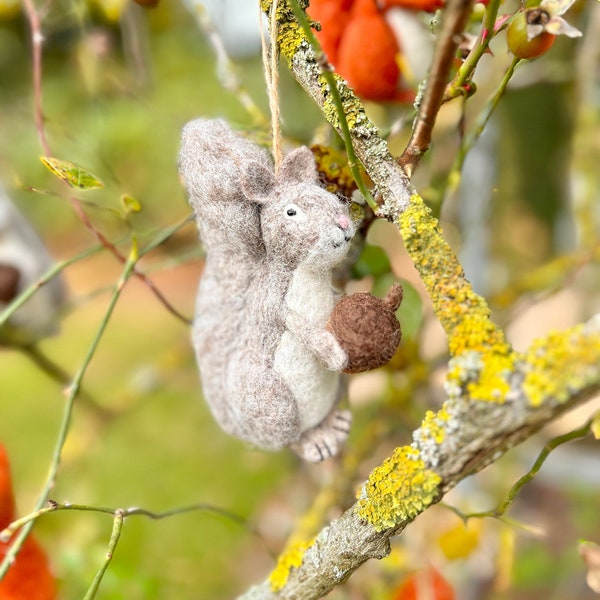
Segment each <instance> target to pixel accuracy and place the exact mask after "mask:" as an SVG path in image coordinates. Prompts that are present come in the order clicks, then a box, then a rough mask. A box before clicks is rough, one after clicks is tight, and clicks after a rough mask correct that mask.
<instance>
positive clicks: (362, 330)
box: [327, 284, 402, 373]
mask: <svg viewBox="0 0 600 600" xmlns="http://www.w3.org/2000/svg"><path fill="white" fill-rule="evenodd" d="M401 302H402V286H401V285H400V284H395V285H393V286H392V288H391V289H390V291H389V292H388V294H387V296H386V297H385V298H384V299H381V298H377V297H376V296H373V294H369V293H366V292H365V293H358V294H352V295H351V296H345V297H344V298H342V299H341V300H340V301H339V302H338V303H337V304H336V306H335V307H334V309H333V311H332V312H331V315H330V317H329V323H328V325H327V329H328V330H329V331H330V332H331V333H333V335H334V336H335V337H336V339H337V340H338V342H339V343H340V345H341V346H342V348H343V349H344V350H345V351H346V353H347V354H348V366H347V367H346V369H344V373H362V372H363V371H370V370H371V369H377V368H378V367H382V366H383V365H385V364H386V363H387V362H388V361H389V360H390V359H391V358H392V356H394V354H395V353H396V350H397V349H398V345H399V344H400V339H401V337H402V331H401V329H400V323H399V322H398V319H397V318H396V315H395V312H396V310H397V309H398V307H399V306H400V303H401Z"/></svg>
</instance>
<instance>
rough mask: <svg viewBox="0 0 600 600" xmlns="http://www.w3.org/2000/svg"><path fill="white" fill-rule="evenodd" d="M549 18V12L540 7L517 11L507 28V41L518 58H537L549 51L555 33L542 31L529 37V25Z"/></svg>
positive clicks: (537, 23) (543, 21)
mask: <svg viewBox="0 0 600 600" xmlns="http://www.w3.org/2000/svg"><path fill="white" fill-rule="evenodd" d="M548 19H549V15H548V13H547V12H545V11H544V10H542V9H540V8H528V9H526V10H522V11H519V12H518V13H516V14H515V15H514V16H513V18H512V19H511V20H510V22H509V24H508V27H507V29H506V42H507V44H508V48H509V50H510V51H511V52H512V53H513V54H514V55H515V56H516V57H517V58H527V59H532V58H537V57H538V56H541V55H542V54H544V53H545V52H548V50H550V48H551V47H552V44H554V40H555V39H556V36H555V35H553V34H551V33H548V32H547V31H542V32H541V33H540V34H538V35H536V36H535V37H533V38H531V39H529V37H528V33H527V30H528V27H530V26H531V25H543V24H544V23H545V22H547V20H548Z"/></svg>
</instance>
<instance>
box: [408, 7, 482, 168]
mask: <svg viewBox="0 0 600 600" xmlns="http://www.w3.org/2000/svg"><path fill="white" fill-rule="evenodd" d="M473 4H474V1H473V0H448V2H447V3H446V6H445V8H444V15H443V21H442V28H441V30H440V32H439V33H438V35H437V37H436V44H435V49H434V53H433V59H432V62H431V68H430V70H429V74H428V76H427V81H426V84H425V91H424V92H423V98H422V100H421V102H420V104H419V109H418V112H417V116H416V119H415V123H414V125H413V131H412V135H411V138H410V140H409V142H408V144H407V146H406V149H405V150H404V152H403V153H402V155H401V156H400V158H399V159H398V162H399V164H400V165H401V166H402V168H403V169H404V171H405V172H406V174H407V175H408V176H409V177H412V174H413V172H414V170H415V168H416V167H417V165H418V164H419V161H420V160H421V157H422V156H423V154H425V152H427V150H429V145H430V144H431V135H432V133H433V128H434V126H435V121H436V118H437V114H438V112H439V110H440V106H441V105H442V102H443V100H444V94H445V92H446V85H447V83H448V78H449V74H450V71H451V70H452V65H453V61H454V60H455V58H456V51H457V49H458V45H459V43H460V40H461V34H462V33H463V32H464V30H465V27H466V25H467V22H468V20H469V17H470V15H471V11H472V9H473Z"/></svg>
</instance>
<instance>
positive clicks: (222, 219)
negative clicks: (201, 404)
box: [179, 120, 355, 462]
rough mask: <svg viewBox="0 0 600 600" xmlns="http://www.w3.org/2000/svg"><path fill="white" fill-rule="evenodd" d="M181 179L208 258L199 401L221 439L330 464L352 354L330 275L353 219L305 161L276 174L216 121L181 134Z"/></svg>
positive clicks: (199, 330)
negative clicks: (335, 322) (341, 336)
mask: <svg viewBox="0 0 600 600" xmlns="http://www.w3.org/2000/svg"><path fill="white" fill-rule="evenodd" d="M179 170H180V173H181V176H182V179H183V182H184V185H185V187H186V188H187V192H188V195H189V201H190V204H191V206H192V208H193V210H194V214H195V217H196V221H197V224H198V229H199V234H200V239H201V242H202V244H203V246H204V249H205V251H206V262H205V267H204V272H203V274H202V278H201V281H200V286H199V290H198V297H197V303H196V315H195V319H194V327H193V342H194V346H195V351H196V356H197V361H198V366H199V370H200V376H201V379H202V385H203V391H204V396H205V398H206V401H207V402H208V404H209V406H210V408H211V410H212V412H213V414H214V416H215V418H216V420H217V421H218V422H219V424H220V425H221V426H222V427H223V429H224V430H225V431H227V432H228V433H230V434H232V435H235V436H237V437H239V438H241V439H243V440H246V441H248V442H250V443H252V444H255V445H257V446H259V447H261V448H265V449H270V450H276V449H279V448H283V447H290V448H291V449H292V450H294V452H296V453H297V454H298V455H299V456H300V457H301V458H303V459H305V460H308V461H312V462H318V461H321V460H323V459H326V458H329V457H332V456H335V455H336V454H337V453H338V452H339V450H340V448H341V446H342V444H343V442H344V441H345V439H346V438H347V436H348V432H349V429H350V422H351V416H350V413H349V412H348V411H343V410H339V409H338V408H337V405H338V402H339V400H340V399H341V397H342V395H343V392H344V385H343V381H342V376H341V374H340V372H341V371H342V370H343V369H344V368H345V367H346V366H347V365H348V355H347V353H346V352H345V351H344V349H343V348H342V347H341V345H340V343H339V342H338V341H337V340H336V338H335V336H334V335H333V334H332V333H331V332H330V331H328V330H327V324H328V320H329V316H330V313H331V311H332V310H333V308H334V306H335V304H336V302H337V300H338V299H339V294H338V293H337V292H336V291H335V290H334V289H333V287H332V284H331V270H332V269H333V268H334V267H335V266H336V265H338V264H340V263H341V262H342V261H343V259H344V257H345V256H346V253H347V251H348V248H349V244H350V240H351V238H352V236H353V234H354V231H355V227H354V225H353V223H352V220H351V217H350V213H349V209H348V207H347V205H346V204H344V203H343V202H342V201H340V200H339V199H338V198H337V197H336V196H335V195H333V194H331V193H329V192H327V191H325V190H324V189H323V188H321V187H320V186H319V185H318V180H317V171H316V167H315V161H314V158H313V155H312V153H311V151H310V150H309V149H308V148H306V147H302V148H298V149H297V150H295V151H293V152H291V153H290V154H289V155H287V156H286V157H285V158H284V160H283V161H282V163H281V165H280V168H279V170H278V172H277V174H276V175H275V173H274V171H273V167H272V165H271V162H270V160H269V158H268V156H267V154H266V152H265V151H264V150H262V149H260V148H259V147H257V146H256V145H254V144H252V143H251V142H249V141H248V140H246V139H244V138H242V137H241V136H240V135H238V134H236V133H234V132H233V131H232V130H231V129H230V128H229V126H228V125H227V124H226V123H225V122H224V121H220V120H211V121H207V120H195V121H192V122H190V123H188V124H187V125H186V126H185V127H184V129H183V132H182V140H181V150H180V156H179Z"/></svg>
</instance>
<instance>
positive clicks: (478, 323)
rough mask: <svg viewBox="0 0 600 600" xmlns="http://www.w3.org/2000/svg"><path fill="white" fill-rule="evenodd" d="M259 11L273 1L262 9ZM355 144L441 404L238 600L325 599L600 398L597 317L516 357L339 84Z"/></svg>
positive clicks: (316, 74) (322, 99) (332, 117)
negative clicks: (433, 330)
mask: <svg viewBox="0 0 600 600" xmlns="http://www.w3.org/2000/svg"><path fill="white" fill-rule="evenodd" d="M289 1H290V0H279V1H278V4H277V23H278V32H279V35H278V38H277V41H278V47H279V48H280V51H281V52H282V53H283V54H284V56H285V57H286V58H287V59H288V62H289V64H290V68H291V71H292V73H293V75H294V76H295V77H296V79H297V80H298V81H299V82H300V84H301V85H302V86H303V87H304V89H305V91H306V92H307V93H308V94H309V95H310V96H311V97H312V98H313V99H314V100H315V102H316V103H317V105H318V106H319V107H320V108H321V110H322V111H323V114H324V115H325V117H326V118H327V120H328V121H329V122H330V123H331V124H332V125H333V126H334V127H336V129H338V131H340V126H339V125H340V124H339V119H338V117H337V113H336V109H335V107H334V106H333V104H332V102H331V98H330V93H329V88H328V84H327V82H326V81H325V80H324V78H323V76H322V73H321V66H320V65H319V62H318V60H317V59H316V57H315V53H314V52H313V50H312V48H311V46H310V44H309V43H308V42H307V41H306V38H305V37H304V36H303V35H302V31H301V28H300V27H299V25H298V23H297V22H296V21H295V20H294V15H293V11H292V10H291V8H290V5H289ZM261 4H262V7H263V10H265V11H266V12H267V13H268V12H269V11H270V8H271V2H270V1H269V0H261ZM337 87H338V91H339V93H340V96H341V99H342V103H343V106H344V111H345V115H346V119H347V122H348V125H349V133H350V136H351V142H352V145H353V147H354V150H355V152H356V154H357V156H358V157H359V158H360V160H361V161H362V163H363V165H364V167H365V169H366V171H367V173H368V174H369V176H370V178H371V180H372V181H373V182H374V184H375V191H376V194H375V195H376V198H377V199H378V204H379V207H380V209H379V211H378V216H381V217H385V218H387V219H389V220H391V221H393V222H395V223H396V224H397V225H398V227H399V228H400V231H401V233H402V235H403V239H404V245H405V247H406V249H407V251H408V252H409V254H410V255H411V257H412V259H413V261H414V262H415V266H416V267H417V269H418V271H419V274H420V276H421V279H422V280H423V283H424V285H425V287H426V289H427V292H428V294H429V296H430V297H431V299H432V302H433V307H434V311H435V314H436V316H437V317H438V318H439V320H440V322H441V324H442V326H443V327H444V330H445V331H446V333H447V335H448V345H449V350H450V354H451V356H452V359H451V360H450V362H449V365H448V375H447V378H446V391H447V395H448V399H447V401H446V402H445V403H444V405H443V407H442V408H441V409H440V410H439V411H438V412H437V413H433V412H429V413H427V414H426V415H425V418H424V420H423V422H422V425H421V427H420V428H419V429H417V430H416V431H415V432H414V433H413V443H412V444H411V445H410V446H404V447H401V448H397V449H396V450H395V451H394V453H393V454H392V455H391V456H390V457H389V458H387V459H386V460H385V461H384V462H383V463H382V464H381V465H379V466H378V467H376V468H375V469H374V470H373V471H372V472H371V474H370V476H369V478H368V480H367V481H366V482H365V483H364V485H363V488H362V493H361V495H360V497H359V498H358V500H357V502H356V503H355V504H354V505H353V506H352V507H351V508H349V509H348V510H347V511H346V512H345V513H344V514H343V515H342V517H341V518H339V519H338V520H336V521H333V522H332V523H330V524H329V525H328V526H327V527H325V528H324V529H323V530H322V531H321V532H320V533H319V534H318V535H317V536H316V537H315V538H314V540H305V541H301V542H299V543H297V544H295V545H292V546H291V547H289V548H288V549H287V550H286V551H285V552H284V553H283V554H282V555H281V556H280V558H279V561H278V564H277V566H276V567H275V569H274V571H273V572H272V573H271V576H270V577H269V579H268V580H267V581H265V582H263V583H262V584H260V585H258V586H256V587H254V588H252V589H251V590H249V591H248V592H247V593H245V594H244V595H243V596H241V597H242V598H245V599H253V600H257V599H261V600H262V599H271V598H290V599H291V598H294V599H311V598H321V597H322V596H324V595H325V594H326V593H328V592H329V591H330V590H332V589H333V588H334V587H335V586H337V585H339V584H340V583H342V582H344V581H346V580H347V579H348V578H349V577H350V575H351V574H352V573H353V572H354V571H355V570H356V569H357V568H358V567H359V566H360V565H361V564H363V563H364V562H365V561H367V560H369V559H371V558H380V557H382V556H385V555H386V554H387V553H388V552H389V539H390V537H392V536H393V535H396V534H398V533H400V532H401V531H403V529H404V528H405V527H406V526H407V525H408V524H409V523H410V522H411V521H412V520H413V519H414V518H415V517H416V516H417V515H419V514H420V513H422V512H423V511H425V510H426V509H427V508H428V507H429V506H431V505H432V504H434V503H436V502H438V501H439V500H440V499H441V498H442V497H443V495H444V494H445V493H446V492H447V491H448V490H450V489H452V488H453V487H454V486H455V485H456V484H457V483H458V482H459V481H461V480H462V479H464V478H465V477H467V476H468V475H471V474H473V473H476V472H477V471H479V470H481V469H482V468H484V467H485V466H487V465H488V464H490V463H492V462H494V461H495V460H497V459H498V458H499V457H500V456H501V455H502V454H503V453H504V452H506V450H507V449H509V448H512V447H513V446H515V445H516V444H518V443H520V442H521V441H523V440H525V439H527V438H528V437H530V436H531V435H533V434H534V433H535V432H536V431H538V430H539V429H540V428H541V427H543V426H544V425H545V424H546V423H548V422H549V421H550V420H551V419H553V418H555V417H556V416H558V415H560V414H561V413H563V412H564V411H566V410H569V409H570V408H572V407H574V406H576V405H577V404H579V403H581V402H583V401H585V400H586V399H588V398H590V397H591V396H592V395H593V394H595V393H597V392H598V391H599V390H600V316H597V317H596V318H594V319H592V320H590V321H589V322H588V323H587V324H586V325H581V326H577V327H574V328H573V329H571V330H568V331H565V332H562V333H560V334H550V335H548V336H547V337H546V338H544V339H542V340H538V341H536V342H534V343H533V344H532V346H531V347H530V349H529V350H528V351H527V352H526V353H524V354H517V353H516V352H514V350H513V349H512V348H511V347H510V346H509V344H508V343H507V342H506V340H505V337H504V334H503V332H502V331H501V330H500V329H499V328H498V327H497V326H496V325H495V324H494V323H493V322H492V321H491V319H490V313H491V311H490V309H489V307H488V306H487V303H486V302H485V300H484V299H483V298H481V297H480V296H478V295H477V294H475V293H474V291H473V290H472V288H471V286H470V284H469V282H468V281H467V280H466V278H465V275H464V272H463V270H462V267H461V266H460V263H459V262H458V259H457V258H456V256H455V255H454V253H453V252H452V250H451V248H450V247H449V246H448V244H447V243H446V242H445V240H444V238H443V236H442V235H441V233H440V231H439V228H438V227H437V221H436V220H435V219H434V218H433V217H432V216H431V212H430V211H429V210H428V209H427V207H426V206H425V205H424V203H423V201H422V199H421V198H420V197H419V195H418V194H417V193H416V191H415V190H414V188H413V187H412V186H411V183H410V180H409V178H408V176H407V175H406V173H405V172H404V171H403V170H402V169H401V168H400V167H399V166H398V165H397V164H396V162H395V160H394V159H393V158H392V157H391V155H390V154H389V152H388V149H387V145H386V143H385V141H384V140H382V139H381V138H380V137H379V136H378V134H377V130H376V128H375V127H374V126H373V125H372V124H371V123H370V122H369V120H368V118H367V117H366V115H365V112H364V110H363V108H362V105H361V104H360V102H359V101H358V100H357V98H356V97H355V96H354V94H353V93H352V92H351V90H349V89H348V87H347V86H346V84H345V82H343V81H342V80H341V79H339V78H337Z"/></svg>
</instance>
